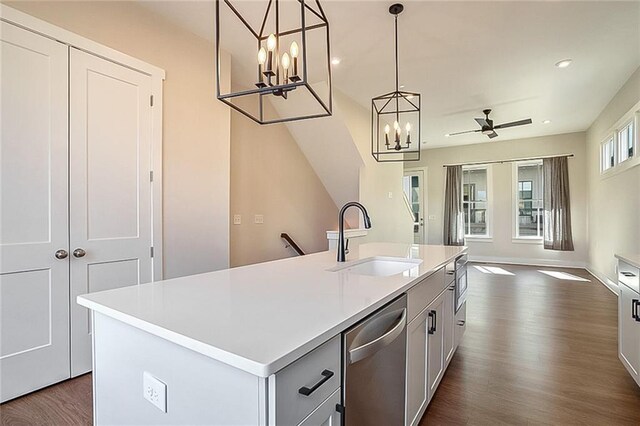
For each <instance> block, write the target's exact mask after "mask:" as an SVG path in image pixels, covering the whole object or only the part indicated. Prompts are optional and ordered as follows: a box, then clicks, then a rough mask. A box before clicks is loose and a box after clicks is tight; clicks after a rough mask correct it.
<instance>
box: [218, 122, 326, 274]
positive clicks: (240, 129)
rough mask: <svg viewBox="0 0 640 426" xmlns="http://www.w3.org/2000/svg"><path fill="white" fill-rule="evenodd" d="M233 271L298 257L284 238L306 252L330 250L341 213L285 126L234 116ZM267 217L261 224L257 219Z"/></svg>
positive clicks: (232, 128) (232, 134)
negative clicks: (238, 217) (329, 234)
mask: <svg viewBox="0 0 640 426" xmlns="http://www.w3.org/2000/svg"><path fill="white" fill-rule="evenodd" d="M234 214H240V215H241V217H242V224H241V225H233V224H232V225H230V226H231V266H240V265H247V264H250V263H257V262H265V261H268V260H274V259H280V258H283V257H289V256H293V255H295V252H293V250H292V249H291V248H285V244H284V242H283V241H282V240H281V239H280V233H282V232H286V233H288V234H289V235H290V236H291V237H292V238H293V239H294V240H295V241H296V243H298V245H299V246H300V247H301V248H302V249H303V250H304V251H305V252H306V253H313V252H317V251H323V250H326V249H327V237H326V231H327V230H329V229H337V226H338V209H337V207H336V205H335V203H334V202H333V200H332V199H331V197H330V196H329V194H328V193H327V191H326V189H325V187H324V186H323V185H322V182H320V179H319V178H318V176H317V175H316V174H315V172H314V171H313V169H312V167H311V165H310V164H309V162H308V161H307V159H306V158H305V156H304V155H303V153H302V151H301V150H300V148H299V147H298V145H297V144H296V141H295V140H294V139H293V138H292V137H291V134H290V133H289V131H288V130H287V127H286V126H285V125H284V124H275V125H268V126H259V125H257V124H255V123H254V122H253V121H251V120H249V119H248V118H246V117H244V116H242V115H241V114H239V113H237V112H235V111H234V112H232V114H231V215H232V216H233V215H234ZM256 214H261V215H263V216H264V224H255V223H254V216H255V215H256Z"/></svg>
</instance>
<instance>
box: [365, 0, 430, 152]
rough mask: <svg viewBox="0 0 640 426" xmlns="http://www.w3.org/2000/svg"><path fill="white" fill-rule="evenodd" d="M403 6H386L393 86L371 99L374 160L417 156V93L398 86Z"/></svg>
mask: <svg viewBox="0 0 640 426" xmlns="http://www.w3.org/2000/svg"><path fill="white" fill-rule="evenodd" d="M403 10H404V6H403V5H402V4H400V3H396V4H394V5H392V6H391V7H389V13H390V14H391V15H393V16H394V27H395V77H396V79H395V90H394V91H393V92H390V93H386V94H384V95H380V96H377V97H375V98H373V99H371V154H372V155H373V158H375V159H376V161H378V162H391V161H396V162H397V161H419V160H420V130H421V129H420V127H421V126H420V94H419V93H415V92H409V91H405V90H400V86H399V72H398V68H399V65H398V15H400V13H402V11H403ZM392 129H393V132H392Z"/></svg>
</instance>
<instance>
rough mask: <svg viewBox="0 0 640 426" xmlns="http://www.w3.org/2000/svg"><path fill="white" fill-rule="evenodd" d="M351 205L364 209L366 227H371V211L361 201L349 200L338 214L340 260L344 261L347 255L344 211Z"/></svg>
mask: <svg viewBox="0 0 640 426" xmlns="http://www.w3.org/2000/svg"><path fill="white" fill-rule="evenodd" d="M349 207H357V208H359V209H360V211H362V216H363V217H364V227H365V228H366V229H369V228H371V219H370V218H369V213H367V209H365V208H364V206H363V205H362V204H360V203H356V202H355V201H351V202H348V203H347V204H345V205H344V206H342V208H341V209H340V214H339V215H338V227H339V232H338V262H344V261H345V258H346V257H347V255H346V253H345V247H344V213H345V211H347V209H348V208H349Z"/></svg>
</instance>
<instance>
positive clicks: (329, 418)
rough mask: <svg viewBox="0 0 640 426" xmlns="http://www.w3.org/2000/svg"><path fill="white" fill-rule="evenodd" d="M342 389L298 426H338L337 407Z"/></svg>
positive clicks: (340, 420) (339, 422)
mask: <svg viewBox="0 0 640 426" xmlns="http://www.w3.org/2000/svg"><path fill="white" fill-rule="evenodd" d="M341 390H342V388H339V389H338V390H336V391H335V392H334V393H333V394H331V396H329V398H327V399H326V400H325V401H324V402H323V403H322V404H321V405H320V406H319V407H318V408H316V409H315V411H314V412H313V413H311V414H309V416H307V418H305V419H304V420H303V421H302V422H300V424H299V425H298V426H340V425H341V423H342V419H341V418H340V417H341V416H340V413H339V412H338V410H337V407H339V406H340V398H341V397H342V395H341Z"/></svg>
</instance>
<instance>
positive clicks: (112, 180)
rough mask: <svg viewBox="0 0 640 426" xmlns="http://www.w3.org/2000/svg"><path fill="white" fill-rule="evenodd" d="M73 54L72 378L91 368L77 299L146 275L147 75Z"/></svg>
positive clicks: (85, 315)
mask: <svg viewBox="0 0 640 426" xmlns="http://www.w3.org/2000/svg"><path fill="white" fill-rule="evenodd" d="M70 52H71V53H70V55H71V56H70V62H69V63H70V74H69V75H70V87H69V96H70V101H69V105H70V111H69V114H70V128H69V132H70V138H69V141H70V143H69V149H70V157H69V158H70V168H69V170H70V181H69V182H70V183H69V187H70V191H71V193H70V199H69V208H70V211H69V214H70V224H71V225H70V226H71V229H70V239H71V243H70V248H71V252H72V254H71V258H72V260H71V306H72V307H71V374H72V376H76V375H78V374H82V373H85V372H87V371H90V370H91V321H90V316H89V311H88V310H87V309H86V308H83V307H81V306H79V305H78V304H77V303H76V297H77V296H78V295H81V294H85V293H91V292H96V291H102V290H108V289H114V288H118V287H124V286H130V285H136V284H140V283H145V282H149V281H151V276H152V262H151V253H150V247H151V227H152V221H151V182H150V179H149V172H150V170H151V168H150V167H151V106H150V102H149V101H150V96H151V77H150V76H148V75H146V74H142V73H140V72H137V71H133V70H131V69H129V68H126V67H123V66H121V65H118V64H115V63H113V62H110V61H107V60H104V59H101V58H99V57H96V56H93V55H90V54H87V53H85V52H82V51H79V50H76V49H73V48H72V49H71V51H70ZM80 250H81V251H80ZM83 253H86V254H83Z"/></svg>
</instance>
